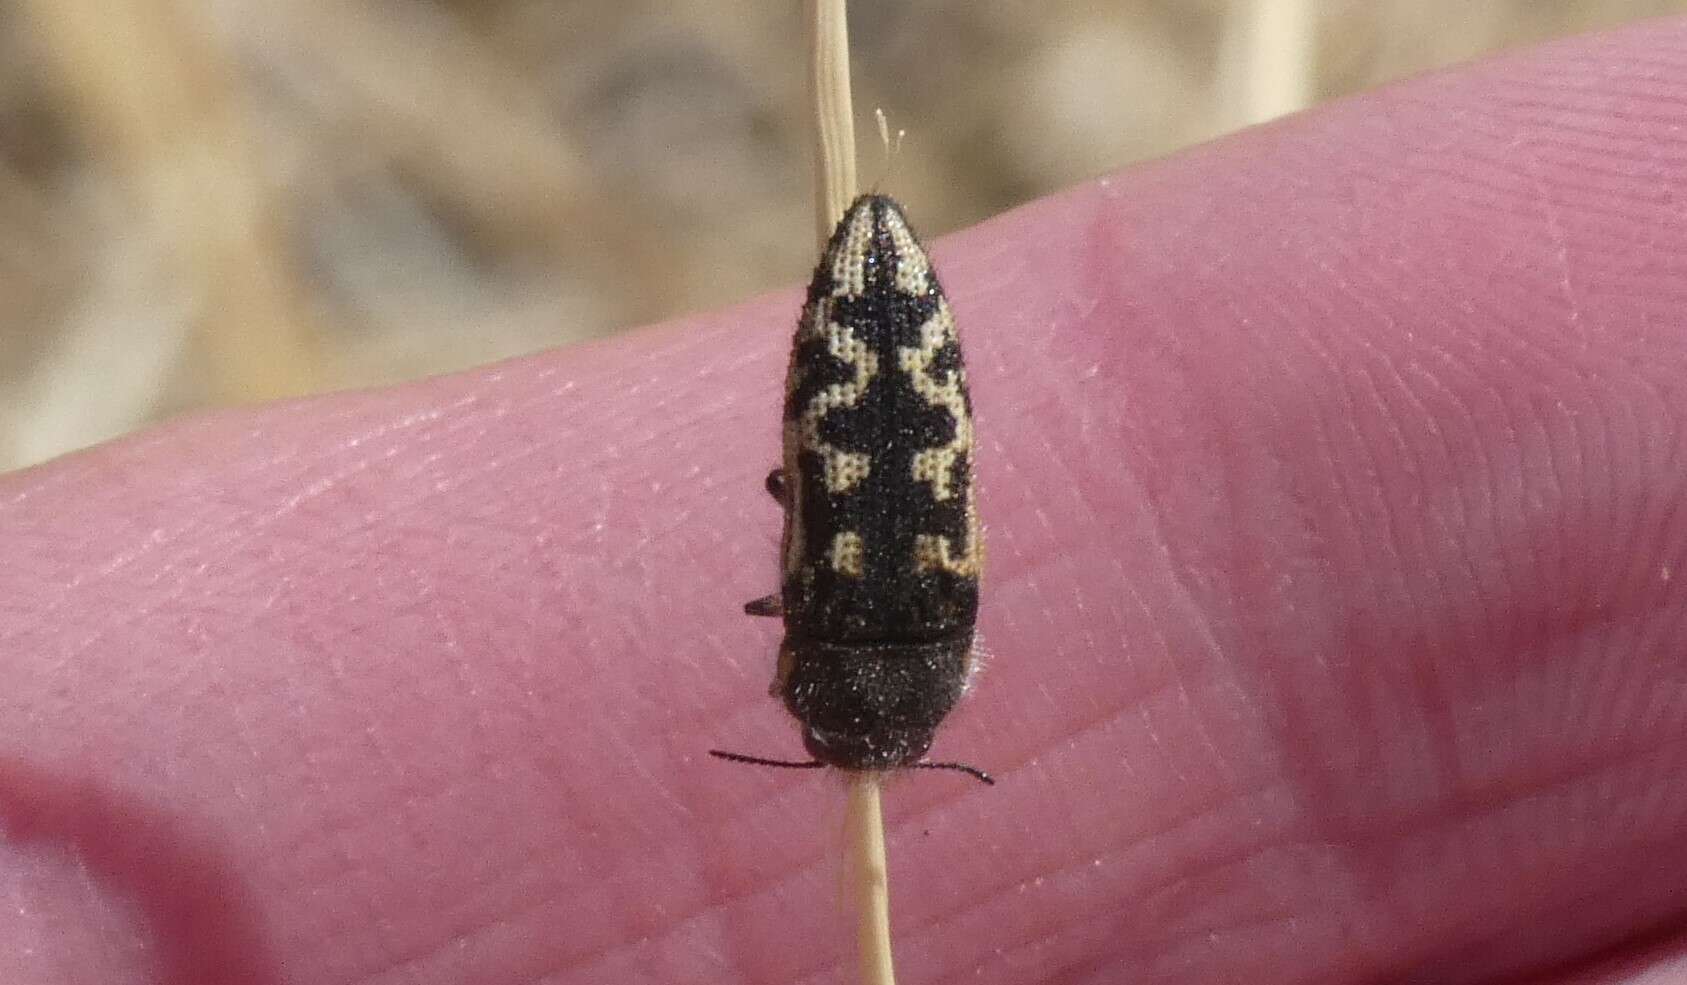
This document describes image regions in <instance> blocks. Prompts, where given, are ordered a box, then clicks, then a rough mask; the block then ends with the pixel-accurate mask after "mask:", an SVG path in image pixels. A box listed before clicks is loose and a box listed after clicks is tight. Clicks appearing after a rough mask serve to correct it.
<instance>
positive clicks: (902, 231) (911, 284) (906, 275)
mask: <svg viewBox="0 0 1687 985" xmlns="http://www.w3.org/2000/svg"><path fill="white" fill-rule="evenodd" d="M884 224H885V231H886V232H888V233H890V241H891V244H892V245H894V246H895V247H896V289H897V290H899V291H901V292H902V293H904V294H911V295H913V296H914V297H917V298H921V297H925V296H926V294H927V293H928V292H929V291H930V290H931V261H930V260H928V259H926V254H925V251H924V250H922V249H920V244H919V243H918V242H916V241H915V239H914V233H913V231H912V230H910V229H909V228H908V223H906V222H904V221H903V219H902V213H900V212H898V211H896V210H895V209H890V208H887V209H885V213H884Z"/></svg>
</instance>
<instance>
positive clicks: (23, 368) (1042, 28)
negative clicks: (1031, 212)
mask: <svg viewBox="0 0 1687 985" xmlns="http://www.w3.org/2000/svg"><path fill="white" fill-rule="evenodd" d="M1677 10H1687V0H1115V2H1101V0H1089V2H1083V0H1035V2H1032V0H994V2H980V0H854V2H853V3H852V4H851V11H850V17H851V31H852V39H853V42H854V64H855V73H856V76H855V83H856V97H855V101H856V109H857V111H858V113H859V114H860V117H861V123H862V129H861V138H860V145H861V155H860V156H861V175H862V180H863V181H864V182H867V183H870V182H872V181H873V180H874V179H875V177H876V176H878V175H879V174H881V173H882V170H883V165H882V163H881V160H882V155H881V153H880V148H879V146H878V140H877V137H876V136H874V132H873V130H872V125H871V113H872V110H873V108H874V107H883V108H884V109H885V110H886V112H887V113H888V114H889V115H890V118H891V121H892V126H893V127H897V128H904V129H906V130H907V138H906V141H905V143H904V147H903V151H902V153H901V155H900V157H899V159H898V161H897V164H896V167H895V173H894V178H893V179H892V181H891V182H890V184H889V185H888V186H887V190H891V191H893V192H894V193H895V194H897V195H898V197H900V198H902V199H904V200H905V201H907V202H909V203H910V205H911V207H912V211H913V213H914V215H915V216H916V220H917V222H918V223H919V225H920V228H921V231H922V233H923V234H924V235H926V236H928V237H932V236H936V235H939V234H941V233H943V232H945V231H948V230H950V229H954V228H956V227H960V226H965V225H968V224H970V223H973V222H976V221H978V220H980V219H983V218H985V217H987V216H989V215H991V214H993V213H996V212H999V211H1001V210H1004V209H1006V208H1009V207H1011V206H1014V205H1017V204H1019V203H1022V202H1024V201H1027V200H1029V199H1031V198H1034V197H1036V196H1039V195H1042V194H1044V193H1047V192H1050V191H1053V190H1055V189H1058V188H1061V187H1062V186H1065V185H1068V184H1071V183H1073V182H1075V181H1079V180H1081V179H1083V178H1086V177H1089V176H1093V175H1096V174H1100V173H1102V172H1105V171H1108V170H1111V169H1114V168H1116V167H1119V166H1121V165H1124V164H1127V163H1129V162H1131V161H1133V160H1137V159H1141V158H1144V157H1148V156H1155V155H1160V154H1164V153H1167V152H1169V151H1172V150H1174V149H1176V148H1178V147H1180V146H1183V145H1186V144H1189V143H1193V142H1196V141H1201V140H1206V139H1208V138H1211V137H1213V136H1216V135H1218V134H1221V133H1223V132H1225V131H1227V130H1231V129H1235V128H1237V127H1239V126H1243V125H1246V124H1248V123H1249V122H1252V121H1257V120H1261V119H1265V118H1269V117H1271V116H1274V115H1277V114H1279V113H1282V112H1286V111H1291V110H1293V109H1294V108H1296V107H1298V106H1301V105H1304V104H1306V103H1310V102H1316V101H1320V100H1325V99H1329V98H1333V97H1336V96H1340V95H1342V94H1344V93H1348V92H1352V91H1354V90H1358V89H1363V88H1366V87H1369V86H1373V85H1376V84H1378V83H1381V82H1385V81H1387V80H1390V79H1394V78H1397V77H1400V76H1403V75H1407V74H1411V73H1415V72H1419V71H1422V70H1425V69H1430V68H1434V67H1438V66H1442V65H1445V64H1447V63H1450V62H1455V61H1461V60H1465V59H1468V58H1471V57H1474V56H1477V55H1480V54H1483V53H1485V52H1488V51H1491V50H1493V49H1496V48H1500V47H1504V46H1509V45H1515V44H1519V43H1524V42H1529V41H1534V40H1539V39H1544V38H1548V37H1554V36H1559V35H1565V34H1572V33H1579V32H1582V31H1586V30H1591V29H1595V28H1599V27H1605V26H1610V25H1614V24H1618V23H1622V22H1625V21H1630V20H1635V19H1639V18H1642V17H1647V16H1653V15H1658V14H1664V13H1670V12H1673V11H1677ZM803 31H804V20H803V16H802V5H801V4H799V3H797V2H793V0H784V2H769V0H661V2H655V0H545V2H540V0H476V2H468V0H463V2H449V0H386V2H378V0H337V2H333V3H330V2H327V0H286V2H280V3H277V2H273V0H0V469H7V468H15V467H18V466H21V465H26V464H30V463H33V462H37V461H40V460H42V459H45V458H48V457H51V456H53V455H56V454H59V453H61V452H64V451H67V450H70V449H73V448H77V447H80V446H83V445H86V444H90V443H92V442H95V441H99V440H102V439H105V438H108V437H111V436H114V435H117V434H121V433H123V432H125V431H127V430H130V429H133V428H135V427H138V426H141V425H143V424H145V423H147V422H149V421H153V420H158V419H160V418H163V417H166V416H169V415H172V414H177V413H181V412H183V411H186V410H189V409H192V408H196V407H205V406H214V405H220V404H229V403H238V402H243V401H253V400H263V399H268V398H272V397H276V396H282V395H289V394H300V393H310V392H316V391H321V390H329V389H337V388H344V387H355V386H365V385H371V384H379V383H386V382H391V381H396V380H402V379H407V378H412V377H417V376H422V375H426V374H431V373H438V372H444V371H448V370H452V369H458V368H462V367H466V366H470V365H473V364H476V363H481V362H486V361H488V360H492V359H497V358H500V357H503V356H509V355H514V354H518V353H523V352H530V351H533V350H537V349H541V348H546V347H550V346H556V345H563V344H567V343H570V342H577V341H579V340H582V339H587V338H592V337H595V336H600V335H604V334H607V333H610V332H615V331H619V330H623V329H627V328H633V327H636V326H638V325H641V324H645V323H648V322H651V321H654V320H657V319H661V318H665V317H668V316H671V315H675V314H679V313H682V312H686V311H692V310H697V309H703V308H709V307H713V306H717V305H722V304H725V303H728V302H731V301H734V300H737V299H741V298H744V297H747V296H749V295H752V294H755V293H757V292H760V291H763V290H766V289H769V288H773V287H777V286H780V285H791V284H795V283H797V282H798V281H800V280H802V279H804V278H805V277H806V275H807V273H808V269H809V267H810V266H811V264H812V259H813V258H812V250H813V231H812V229H811V227H810V224H811V221H812V220H811V209H812V206H811V204H810V186H811V181H812V178H811V165H810V159H809V135H808V116H807V105H808V104H807V101H806V98H807V97H806V93H805V78H806V67H805V64H804V58H805V53H806V49H805V46H804V40H803Z"/></svg>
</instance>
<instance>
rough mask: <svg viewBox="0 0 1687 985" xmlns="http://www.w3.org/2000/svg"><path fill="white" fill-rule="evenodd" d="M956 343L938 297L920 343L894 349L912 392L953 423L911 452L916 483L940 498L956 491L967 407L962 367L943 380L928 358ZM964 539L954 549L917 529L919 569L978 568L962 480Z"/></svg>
mask: <svg viewBox="0 0 1687 985" xmlns="http://www.w3.org/2000/svg"><path fill="white" fill-rule="evenodd" d="M954 342H955V319H954V316H953V315H952V314H951V313H950V311H949V304H948V302H947V301H944V300H942V299H941V298H940V299H939V300H938V303H937V310H936V311H935V312H933V313H932V316H931V317H930V318H928V319H926V321H925V324H923V325H921V326H920V344H919V345H918V346H915V347H907V346H904V347H901V348H898V349H897V363H898V368H899V369H901V370H902V371H903V372H904V373H907V374H908V379H909V381H910V382H911V383H912V385H913V387H914V391H915V392H916V393H918V394H919V395H920V396H921V397H922V398H924V399H925V401H926V403H928V404H931V405H932V406H933V407H938V408H941V409H942V410H944V411H945V412H947V413H948V415H949V418H950V420H952V421H954V422H955V433H954V435H953V436H952V437H951V438H950V439H949V440H948V441H947V442H945V443H944V444H941V445H938V446H937V447H936V448H922V449H921V450H920V451H918V452H917V453H915V455H914V462H913V474H914V481H915V482H924V483H926V484H928V485H930V486H931V496H932V498H933V499H935V500H937V501H939V502H942V501H944V500H947V499H950V498H952V497H953V496H954V495H955V488H954V472H955V464H956V462H957V461H958V460H959V459H960V458H961V456H963V455H971V454H972V446H973V437H972V415H971V414H970V413H968V412H967V403H966V395H965V393H964V391H963V387H964V386H965V385H966V372H965V370H959V369H957V370H950V371H948V372H947V373H945V374H944V376H943V378H942V379H939V378H937V377H936V376H934V375H933V373H932V363H933V362H934V361H935V360H936V359H937V355H938V353H939V352H941V351H942V349H943V347H944V346H945V345H949V344H953V343H954ZM962 491H963V492H964V494H965V496H966V522H967V542H966V548H965V549H964V550H963V551H962V552H961V553H959V554H957V553H955V550H954V546H953V544H952V543H951V542H950V539H949V538H948V537H946V536H942V535H939V534H920V535H918V536H917V537H915V539H914V562H915V566H916V567H917V568H918V569H919V570H921V571H930V570H943V571H947V572H949V573H950V574H954V575H960V576H962V577H976V576H977V574H978V569H979V560H980V559H979V556H978V554H979V552H978V550H977V545H978V515H977V510H976V509H975V507H974V505H973V499H972V483H971V482H970V481H969V482H967V483H966V486H965V488H964V490H962Z"/></svg>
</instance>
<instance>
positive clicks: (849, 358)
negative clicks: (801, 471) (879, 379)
mask: <svg viewBox="0 0 1687 985" xmlns="http://www.w3.org/2000/svg"><path fill="white" fill-rule="evenodd" d="M813 324H815V325H818V324H819V322H818V320H816V321H815V322H814V323H813ZM804 335H805V336H806V337H807V338H810V339H812V338H814V337H815V336H816V335H819V336H820V337H823V338H825V340H826V350H827V351H828V352H830V353H831V354H832V356H833V357H834V358H836V359H837V360H838V361H840V362H842V363H844V364H845V365H847V366H849V367H851V368H853V369H854V370H855V377H854V378H853V379H851V380H849V381H848V382H845V383H833V384H831V385H830V386H827V387H826V388H825V389H823V390H821V391H820V392H819V393H816V394H815V395H814V396H813V397H812V398H810V399H809V402H808V407H806V408H805V409H804V410H803V413H802V420H801V421H800V425H799V430H798V438H799V440H800V441H801V446H802V447H803V448H807V449H809V450H811V451H813V452H815V453H816V454H818V455H819V456H820V459H821V463H822V466H823V468H824V477H825V482H826V491H827V492H831V493H846V492H849V491H850V490H851V489H854V488H855V487H856V486H857V485H859V484H860V483H862V482H863V481H865V480H866V478H867V474H868V472H869V471H870V470H871V468H872V464H871V460H870V459H869V458H868V456H867V455H866V453H864V452H858V451H849V450H847V449H844V448H838V447H836V446H835V445H831V444H828V443H827V442H826V440H825V439H824V438H822V437H821V436H820V422H821V421H823V420H825V418H826V415H827V414H830V413H831V412H832V411H833V410H835V409H837V408H839V407H854V406H855V405H856V403H858V402H859V401H860V400H861V398H862V397H863V396H864V395H865V394H866V393H867V387H868V385H869V384H870V383H871V382H872V380H873V377H874V376H876V375H877V374H878V372H879V355H878V353H876V352H874V351H873V350H872V349H869V348H868V347H867V343H865V342H863V341H861V340H860V339H858V338H856V337H855V332H854V331H853V330H852V329H851V328H850V327H849V326H847V325H840V324H838V323H837V322H834V321H828V322H826V327H825V329H824V330H820V329H817V328H813V327H809V328H805V329H804ZM791 474H792V475H796V474H797V473H796V472H794V471H793V472H792V473H791Z"/></svg>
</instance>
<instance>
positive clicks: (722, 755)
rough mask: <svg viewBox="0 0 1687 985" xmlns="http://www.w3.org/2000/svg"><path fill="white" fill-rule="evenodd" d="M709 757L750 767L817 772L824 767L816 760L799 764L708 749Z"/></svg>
mask: <svg viewBox="0 0 1687 985" xmlns="http://www.w3.org/2000/svg"><path fill="white" fill-rule="evenodd" d="M709 755H711V756H713V757H715V758H716V759H725V760H727V761H729V762H734V763H749V764H750V765H751V766H783V767H785V768H786V769H793V770H817V769H821V768H822V767H824V766H825V765H826V764H825V763H822V762H820V761H819V760H818V759H811V760H809V761H808V762H806V763H800V762H795V761H792V760H789V759H763V758H762V757H760V756H746V755H744V754H743V753H741V752H723V751H721V750H719V749H710V750H709Z"/></svg>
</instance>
